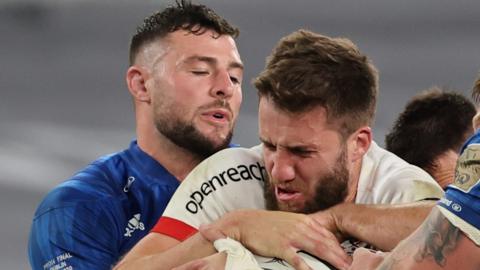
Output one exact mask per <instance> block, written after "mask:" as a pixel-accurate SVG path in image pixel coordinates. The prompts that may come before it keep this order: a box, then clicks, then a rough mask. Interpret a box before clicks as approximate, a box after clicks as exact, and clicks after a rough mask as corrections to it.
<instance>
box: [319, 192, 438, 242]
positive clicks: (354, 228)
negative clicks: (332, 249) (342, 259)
mask: <svg viewBox="0 0 480 270" xmlns="http://www.w3.org/2000/svg"><path fill="white" fill-rule="evenodd" d="M434 205H435V202H432V201H426V202H417V203H410V204H397V205H362V204H340V205H337V206H334V207H332V208H330V209H329V210H327V211H330V212H331V213H332V215H333V216H334V218H335V220H336V224H337V226H338V230H339V231H340V233H341V234H342V235H344V236H349V237H354V238H356V239H358V240H361V241H364V242H367V243H369V244H372V245H373V246H375V247H377V248H379V249H381V250H384V251H389V250H392V249H393V248H394V247H395V246H396V245H397V244H398V243H399V242H400V241H401V240H402V239H404V238H406V237H407V236H408V235H410V234H411V233H412V232H413V231H415V229H416V228H418V226H420V224H422V222H423V221H424V220H425V218H426V217H427V216H428V213H429V212H430V210H431V209H432V207H433V206H434Z"/></svg>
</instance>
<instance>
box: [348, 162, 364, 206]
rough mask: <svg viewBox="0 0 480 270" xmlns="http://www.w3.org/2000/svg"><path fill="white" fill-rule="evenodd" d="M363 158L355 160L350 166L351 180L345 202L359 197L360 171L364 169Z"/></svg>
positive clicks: (350, 201) (353, 200)
mask: <svg viewBox="0 0 480 270" xmlns="http://www.w3.org/2000/svg"><path fill="white" fill-rule="evenodd" d="M362 160H363V159H362V158H360V159H358V160H357V161H355V162H353V164H352V167H351V168H350V173H349V181H348V193H347V196H346V197H345V202H347V203H353V202H355V198H356V197H357V190H358V181H359V180H360V172H361V171H362Z"/></svg>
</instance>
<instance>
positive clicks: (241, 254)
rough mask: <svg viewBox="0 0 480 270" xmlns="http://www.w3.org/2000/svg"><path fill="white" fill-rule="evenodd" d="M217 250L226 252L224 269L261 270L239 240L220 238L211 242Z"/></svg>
mask: <svg viewBox="0 0 480 270" xmlns="http://www.w3.org/2000/svg"><path fill="white" fill-rule="evenodd" d="M213 246H214V247H215V249H216V250H217V251H218V252H222V251H225V252H226V253H227V262H226V264H225V269H226V270H262V268H260V266H259V265H258V263H257V261H256V260H255V257H254V256H253V254H252V253H251V252H250V251H249V250H248V249H246V248H245V247H244V246H243V245H242V244H240V243H239V242H237V241H235V240H233V239H231V238H228V237H227V238H222V239H218V240H216V241H215V242H213Z"/></svg>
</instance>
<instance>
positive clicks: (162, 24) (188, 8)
mask: <svg viewBox="0 0 480 270" xmlns="http://www.w3.org/2000/svg"><path fill="white" fill-rule="evenodd" d="M175 3H176V6H170V7H167V8H165V9H164V10H161V11H158V12H156V13H154V14H152V15H151V16H149V17H147V18H145V20H144V21H143V24H142V25H140V26H139V27H137V32H136V34H135V35H134V36H133V37H132V40H131V42H130V57H129V60H130V65H132V64H133V63H134V62H135V57H136V56H137V54H138V51H139V50H140V48H141V47H142V46H143V45H144V44H146V43H149V42H151V41H153V40H155V39H157V38H163V37H165V36H166V35H167V34H169V33H172V32H175V31H177V30H179V29H181V30H185V31H188V32H190V33H192V34H195V35H201V34H203V33H205V31H207V30H213V31H214V32H215V33H216V34H217V35H218V36H221V35H229V36H232V37H233V38H236V37H237V36H238V35H239V30H238V28H236V27H234V26H232V25H230V24H229V23H228V22H227V21H226V20H225V19H224V18H222V17H220V16H219V15H218V14H217V13H215V12H214V11H213V10H212V9H210V8H208V7H206V6H204V5H198V4H192V3H191V2H190V1H187V0H181V1H176V2H175Z"/></svg>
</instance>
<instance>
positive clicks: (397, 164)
mask: <svg viewBox="0 0 480 270" xmlns="http://www.w3.org/2000/svg"><path fill="white" fill-rule="evenodd" d="M367 156H368V157H369V158H370V160H371V162H372V163H375V167H376V170H377V172H379V174H380V175H382V178H385V177H387V176H391V177H402V175H403V176H404V177H407V178H411V177H414V178H418V179H423V180H426V181H429V182H431V181H433V182H435V180H434V179H433V178H432V177H431V176H430V175H429V174H428V173H427V172H426V171H425V170H423V169H422V168H420V167H417V166H415V165H412V164H410V163H408V162H407V161H405V160H404V159H402V158H400V157H399V156H397V155H395V154H394V153H392V152H390V151H388V150H386V149H383V148H381V147H380V146H378V145H377V144H376V143H374V142H372V145H371V149H369V151H368V152H367Z"/></svg>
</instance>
